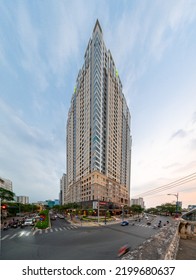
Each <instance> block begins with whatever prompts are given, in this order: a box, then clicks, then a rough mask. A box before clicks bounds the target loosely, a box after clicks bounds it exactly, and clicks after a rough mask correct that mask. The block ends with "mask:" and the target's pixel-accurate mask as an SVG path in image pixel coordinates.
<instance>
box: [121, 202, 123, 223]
mask: <svg viewBox="0 0 196 280" xmlns="http://www.w3.org/2000/svg"><path fill="white" fill-rule="evenodd" d="M121 207H122V222H123V221H124V205H121Z"/></svg>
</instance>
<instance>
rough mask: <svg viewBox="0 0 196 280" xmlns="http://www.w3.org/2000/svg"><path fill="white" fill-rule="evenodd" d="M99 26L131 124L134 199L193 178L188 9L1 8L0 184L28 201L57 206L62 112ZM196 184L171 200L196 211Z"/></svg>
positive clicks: (22, 4) (48, 4) (175, 3)
mask: <svg viewBox="0 0 196 280" xmlns="http://www.w3.org/2000/svg"><path fill="white" fill-rule="evenodd" d="M97 18H98V19H99V22H100V24H101V26H102V30H103V35H104V41H105V44H106V46H107V48H108V49H110V50H111V53H112V56H113V58H114V61H115V64H116V67H117V69H118V73H119V76H120V78H121V81H122V84H123V92H124V94H125V96H126V99H127V103H128V105H129V108H130V112H131V116H132V119H131V125H132V131H131V134H132V137H133V146H132V168H131V173H132V180H131V181H132V182H131V195H132V196H135V197H136V196H137V195H139V194H142V193H143V192H145V191H146V190H150V189H153V188H157V187H159V186H162V185H164V184H167V183H170V182H172V181H174V180H177V179H179V178H181V177H183V176H187V175H189V174H192V173H194V172H196V51H195V50H196V2H195V1H191V0H184V1H183V0H171V1H161V0H159V1H156V0H155V1H145V0H137V1H136V0H135V1H134V0H132V1H119V0H116V1H103V0H101V1H96V0H94V1H88V0H85V1H79V0H75V1H63V0H59V1H54V0H48V1H46V0H42V1H36V0H34V1H30V0H29V1H28V0H26V1H14V0H13V1H12V0H9V1H6V0H4V1H1V2H0V176H1V177H3V178H7V179H10V180H12V182H13V188H14V192H15V193H16V195H27V196H29V197H30V201H31V202H35V201H38V200H45V199H54V198H58V193H59V181H60V178H61V176H62V174H63V173H64V172H65V170H66V169H65V168H66V162H65V152H66V148H65V147H66V146H65V144H66V143H65V127H66V119H67V113H68V109H69V106H70V100H71V96H72V93H73V90H74V86H75V82H76V78H77V74H78V71H79V69H80V68H81V67H82V65H83V61H84V53H85V50H86V47H87V44H88V41H89V38H90V37H91V35H92V31H93V27H94V24H95V22H96V19H97ZM195 181H196V180H194V181H192V182H190V183H189V184H186V185H182V186H179V187H178V188H172V189H171V191H170V192H172V193H174V194H175V193H177V192H179V200H181V201H182V202H183V205H184V206H187V205H188V204H196V187H195ZM144 199H145V202H146V206H147V207H150V206H155V205H157V204H159V203H164V202H172V201H174V200H175V197H174V196H173V197H172V196H167V192H162V193H159V194H157V195H154V196H151V197H144Z"/></svg>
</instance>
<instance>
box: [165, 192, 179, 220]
mask: <svg viewBox="0 0 196 280" xmlns="http://www.w3.org/2000/svg"><path fill="white" fill-rule="evenodd" d="M167 195H174V196H175V197H176V199H177V201H176V217H177V212H178V193H177V194H175V193H168V194H167Z"/></svg>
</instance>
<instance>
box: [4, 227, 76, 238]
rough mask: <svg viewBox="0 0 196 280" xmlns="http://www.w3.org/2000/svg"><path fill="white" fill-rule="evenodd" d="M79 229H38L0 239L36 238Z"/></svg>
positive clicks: (7, 235)
mask: <svg viewBox="0 0 196 280" xmlns="http://www.w3.org/2000/svg"><path fill="white" fill-rule="evenodd" d="M77 228H78V227H77V226H75V225H70V226H67V227H58V228H56V227H55V228H48V229H36V230H34V231H33V230H31V231H19V232H17V233H14V234H11V233H10V234H6V235H4V236H2V237H1V238H0V240H1V241H3V240H6V239H7V240H11V239H13V238H21V237H28V236H35V235H41V234H49V233H52V232H57V231H65V230H74V229H77Z"/></svg>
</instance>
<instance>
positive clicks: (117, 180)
mask: <svg viewBox="0 0 196 280" xmlns="http://www.w3.org/2000/svg"><path fill="white" fill-rule="evenodd" d="M130 118H131V117H130V112H129V108H128V106H127V104H126V100H125V97H124V95H123V92H122V84H121V80H120V77H119V75H118V71H117V69H116V67H115V64H114V61H113V58H112V55H111V53H110V51H109V50H107V49H106V46H105V43H104V41H103V33H102V29H101V26H100V24H99V21H98V20H97V21H96V24H95V27H94V29H93V34H92V38H91V39H90V40H89V43H88V46H87V49H86V52H85V55H84V65H83V67H82V69H81V70H80V71H79V73H78V77H77V81H76V86H75V88H74V93H73V96H72V99H71V106H70V109H69V113H68V119H67V138H66V141H67V142H66V143H67V193H66V201H65V202H93V201H98V200H99V201H110V202H112V203H114V204H115V205H119V206H121V205H125V204H129V203H130V198H129V196H130V166H131V134H130Z"/></svg>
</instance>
